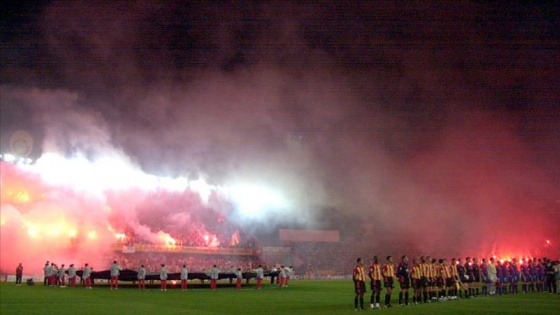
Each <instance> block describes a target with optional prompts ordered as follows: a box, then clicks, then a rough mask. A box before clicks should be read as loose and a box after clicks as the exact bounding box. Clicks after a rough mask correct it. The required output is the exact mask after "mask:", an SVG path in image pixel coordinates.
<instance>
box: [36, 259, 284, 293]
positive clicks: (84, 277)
mask: <svg viewBox="0 0 560 315" xmlns="http://www.w3.org/2000/svg"><path fill="white" fill-rule="evenodd" d="M43 271H44V275H45V282H44V284H45V285H50V286H60V287H63V288H64V287H66V280H68V282H69V284H70V285H71V286H76V281H77V280H78V279H79V280H80V281H81V282H82V283H83V285H84V286H85V287H86V288H87V289H91V288H92V284H93V281H94V280H95V279H107V280H109V283H110V288H111V289H118V286H119V280H124V281H134V282H138V287H139V288H140V289H145V287H146V282H145V281H146V280H150V281H152V282H153V281H154V280H159V281H160V285H161V291H167V281H168V280H180V283H181V289H182V290H186V289H187V281H188V280H194V279H199V280H201V282H202V283H203V282H204V280H206V279H208V280H210V288H211V289H213V290H215V289H216V287H217V281H218V280H219V279H229V280H230V283H233V280H234V279H235V280H236V287H237V289H238V290H239V289H240V288H241V282H242V280H243V279H245V280H246V283H249V281H250V279H251V278H256V288H257V289H260V288H261V286H262V281H263V279H264V277H265V276H268V277H271V283H272V282H273V280H274V278H276V279H277V283H278V285H279V286H280V287H285V286H287V285H288V282H289V280H290V278H291V275H292V272H293V267H292V266H290V267H284V266H280V267H279V268H273V270H270V271H265V270H264V269H263V267H262V265H258V267H257V268H255V269H251V270H248V271H246V272H242V271H241V268H235V267H234V266H231V267H230V268H229V270H228V271H227V272H222V271H221V270H220V269H219V268H218V266H216V265H213V266H212V267H211V268H210V269H208V270H206V271H205V272H194V273H190V272H189V270H188V269H187V266H186V265H182V267H181V268H180V272H179V273H170V272H169V270H168V268H167V266H166V265H165V264H161V267H160V269H159V271H158V272H150V273H148V272H147V270H146V268H145V267H144V265H140V267H139V269H138V270H130V269H124V270H123V269H122V268H121V267H120V266H119V264H118V263H117V262H116V261H113V263H112V264H111V266H110V268H109V270H106V271H101V272H93V269H92V268H91V267H90V266H89V264H87V263H86V264H85V265H84V267H83V268H82V269H80V270H77V269H76V267H74V265H73V264H71V265H70V266H69V268H68V269H66V268H65V267H64V264H62V265H61V266H60V267H58V266H57V265H56V264H55V263H49V262H48V261H47V263H46V264H45V266H44V267H43Z"/></svg>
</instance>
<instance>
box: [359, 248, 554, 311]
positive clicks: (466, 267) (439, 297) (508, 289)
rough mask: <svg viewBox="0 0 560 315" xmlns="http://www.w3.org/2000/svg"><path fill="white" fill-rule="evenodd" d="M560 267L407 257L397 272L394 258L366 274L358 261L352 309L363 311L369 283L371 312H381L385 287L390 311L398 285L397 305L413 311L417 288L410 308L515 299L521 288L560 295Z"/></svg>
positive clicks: (373, 265) (373, 266)
mask: <svg viewBox="0 0 560 315" xmlns="http://www.w3.org/2000/svg"><path fill="white" fill-rule="evenodd" d="M559 274H560V264H558V262H556V261H551V260H549V259H547V258H542V259H527V260H525V261H523V260H521V261H518V260H517V259H515V258H514V259H512V260H511V261H498V260H496V259H494V258H491V259H489V260H487V259H485V258H484V259H482V261H481V262H480V263H479V261H478V259H477V258H472V259H471V257H467V258H465V261H463V259H462V258H453V259H451V262H448V261H447V259H445V258H441V259H435V258H432V257H430V256H422V257H418V258H414V259H413V261H412V264H409V257H408V256H406V255H404V256H402V257H401V262H400V263H399V264H398V265H397V266H395V263H394V261H393V257H392V256H387V258H386V262H385V263H384V264H381V263H380V262H379V259H378V257H377V256H374V257H373V259H372V262H371V265H370V266H369V269H368V271H367V272H366V267H364V261H363V259H361V258H358V259H357V265H356V267H355V268H354V270H353V272H352V279H353V281H354V291H355V296H354V308H355V310H359V309H365V308H364V295H365V293H366V280H367V279H369V281H370V289H371V298H370V308H372V309H378V308H380V307H381V306H380V303H381V301H380V299H381V289H382V283H383V285H384V286H385V289H386V293H385V301H384V302H385V303H384V304H385V307H392V304H391V294H392V290H393V287H394V284H395V282H397V281H398V282H399V285H400V292H399V305H409V289H410V288H413V289H414V291H413V294H412V304H419V303H429V302H432V301H443V300H448V299H457V298H458V297H459V298H463V297H464V298H470V297H475V296H478V295H479V294H482V295H495V294H507V293H512V294H515V293H517V292H518V283H519V282H521V287H522V291H523V292H529V291H544V290H549V291H550V292H551V293H552V292H557V283H556V282H557V280H558V279H559V278H560V277H559V276H558V275H559Z"/></svg>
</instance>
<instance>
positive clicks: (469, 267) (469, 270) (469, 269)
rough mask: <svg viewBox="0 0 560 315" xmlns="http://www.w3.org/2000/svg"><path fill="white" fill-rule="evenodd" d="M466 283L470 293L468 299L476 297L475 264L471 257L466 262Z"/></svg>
mask: <svg viewBox="0 0 560 315" xmlns="http://www.w3.org/2000/svg"><path fill="white" fill-rule="evenodd" d="M465 275H466V277H465V281H464V282H463V283H465V284H467V287H468V290H469V293H468V295H467V297H474V290H473V283H474V274H473V263H472V261H471V258H470V257H467V258H466V262H465Z"/></svg>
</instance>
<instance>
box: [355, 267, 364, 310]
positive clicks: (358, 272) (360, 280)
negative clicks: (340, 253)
mask: <svg viewBox="0 0 560 315" xmlns="http://www.w3.org/2000/svg"><path fill="white" fill-rule="evenodd" d="M356 262H357V264H356V267H355V268H354V271H353V272H352V280H353V281H354V292H355V293H356V295H355V296H354V309H355V310H356V311H357V310H358V302H360V308H361V309H362V310H365V308H364V294H365V293H366V272H365V270H364V262H363V261H362V259H361V258H358V259H357V260H356Z"/></svg>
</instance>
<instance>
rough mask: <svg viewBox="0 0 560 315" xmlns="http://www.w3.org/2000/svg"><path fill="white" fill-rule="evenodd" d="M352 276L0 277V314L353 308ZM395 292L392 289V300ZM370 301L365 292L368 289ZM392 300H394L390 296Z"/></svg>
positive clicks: (526, 305) (514, 305)
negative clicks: (277, 279) (149, 283)
mask: <svg viewBox="0 0 560 315" xmlns="http://www.w3.org/2000/svg"><path fill="white" fill-rule="evenodd" d="M353 298H354V294H353V287H352V283H351V282H350V281H335V280H331V281H318V280H315V281H311V280H300V281H293V282H291V283H290V287H289V288H283V289H279V288H277V287H275V286H272V285H270V284H268V283H267V284H266V285H265V286H264V287H263V289H262V290H255V288H254V285H250V286H247V287H245V288H244V289H242V290H241V291H236V290H235V288H233V287H229V286H226V285H225V283H224V284H221V286H219V287H218V289H217V290H216V291H211V290H209V289H208V288H207V287H204V288H194V286H192V287H190V288H189V290H188V291H186V292H182V291H181V290H180V289H177V288H170V289H168V290H167V291H166V292H161V291H160V290H159V288H158V287H156V286H154V287H153V288H148V289H146V290H145V291H139V290H138V289H136V288H135V287H133V286H130V285H129V286H121V287H120V288H119V290H110V289H109V288H108V287H107V286H98V287H94V288H93V289H92V290H86V289H84V288H64V289H63V288H54V287H45V286H43V285H42V284H38V285H35V286H28V285H26V284H25V283H24V284H23V285H22V286H15V285H14V284H13V283H0V314H2V315H8V314H26V315H28V314H53V315H54V314H56V315H62V314H134V315H141V314H267V315H272V314H351V313H355V312H354V306H353ZM396 298H397V293H393V300H395V299H396ZM365 300H366V304H367V305H369V303H368V302H369V295H366V299H365ZM393 303H394V304H396V301H394V302H393ZM368 312H371V313H383V314H560V294H556V295H551V294H548V293H529V294H517V295H506V296H497V297H492V298H490V297H478V298H475V299H470V300H455V301H447V302H441V303H430V304H425V305H415V306H408V307H398V306H396V307H393V308H390V309H381V310H376V311H372V310H368Z"/></svg>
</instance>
